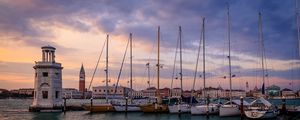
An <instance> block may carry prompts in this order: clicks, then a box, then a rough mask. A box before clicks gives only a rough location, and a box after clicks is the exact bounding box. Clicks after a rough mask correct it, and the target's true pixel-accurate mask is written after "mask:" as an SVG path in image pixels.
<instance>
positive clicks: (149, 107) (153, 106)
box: [140, 26, 169, 113]
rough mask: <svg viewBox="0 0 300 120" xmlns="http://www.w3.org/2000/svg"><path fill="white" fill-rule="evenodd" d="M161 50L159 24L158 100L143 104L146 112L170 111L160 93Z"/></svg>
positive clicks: (142, 109)
mask: <svg viewBox="0 0 300 120" xmlns="http://www.w3.org/2000/svg"><path fill="white" fill-rule="evenodd" d="M159 50H160V27H159V26H158V30H157V65H156V67H157V89H156V98H155V99H156V102H154V103H149V104H145V105H141V106H140V108H141V111H143V112H145V113H153V112H154V113H162V112H169V109H168V106H167V105H165V104H162V97H161V95H160V89H159V77H160V75H159V73H160V71H159V70H160V67H161V65H160V64H159V58H160V55H159V52H160V51H159Z"/></svg>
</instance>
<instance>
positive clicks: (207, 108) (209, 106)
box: [191, 18, 219, 115]
mask: <svg viewBox="0 0 300 120" xmlns="http://www.w3.org/2000/svg"><path fill="white" fill-rule="evenodd" d="M204 23H205V18H203V19H202V33H201V34H202V36H201V39H202V42H203V51H202V52H203V86H204V89H203V94H204V95H203V96H204V97H206V98H207V100H205V104H201V105H192V106H191V114H192V115H208V114H217V113H218V112H219V106H218V104H213V103H209V96H208V95H206V92H205V91H206V90H205V79H206V78H205V34H204V33H205V28H204V27H205V26H204ZM199 47H200V46H199Z"/></svg>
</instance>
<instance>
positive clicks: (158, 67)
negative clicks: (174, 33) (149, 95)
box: [156, 26, 160, 97]
mask: <svg viewBox="0 0 300 120" xmlns="http://www.w3.org/2000/svg"><path fill="white" fill-rule="evenodd" d="M159 42H160V26H158V28H157V65H156V66H157V90H156V92H157V93H156V94H157V97H160V92H159V69H160V64H159V46H160V43H159Z"/></svg>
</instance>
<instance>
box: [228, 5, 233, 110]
mask: <svg viewBox="0 0 300 120" xmlns="http://www.w3.org/2000/svg"><path fill="white" fill-rule="evenodd" d="M227 28H228V30H227V32H228V35H227V37H228V64H229V88H230V94H229V95H230V103H231V104H232V102H231V100H232V73H231V41H230V14H229V4H227Z"/></svg>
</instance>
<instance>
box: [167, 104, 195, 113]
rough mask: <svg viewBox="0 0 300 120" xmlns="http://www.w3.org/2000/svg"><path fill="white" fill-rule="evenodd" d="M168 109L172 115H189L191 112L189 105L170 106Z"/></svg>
mask: <svg viewBox="0 0 300 120" xmlns="http://www.w3.org/2000/svg"><path fill="white" fill-rule="evenodd" d="M168 109H169V112H170V113H189V112H190V111H191V107H190V105H188V104H179V105H169V106H168Z"/></svg>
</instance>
